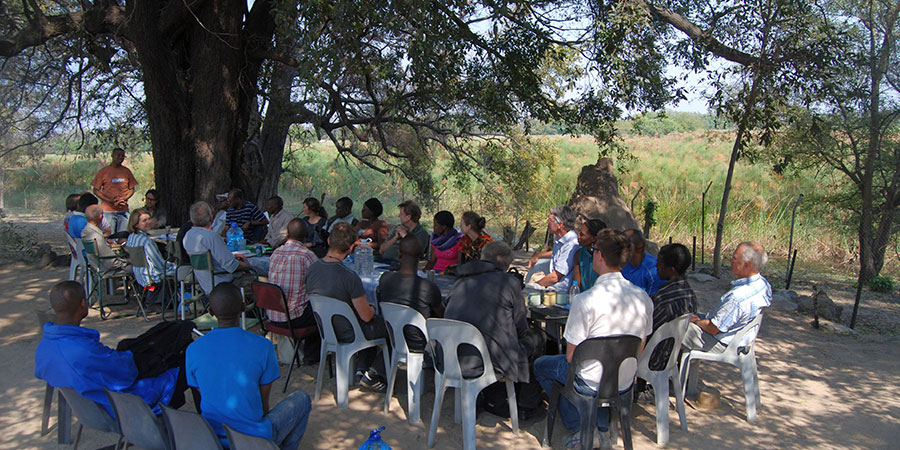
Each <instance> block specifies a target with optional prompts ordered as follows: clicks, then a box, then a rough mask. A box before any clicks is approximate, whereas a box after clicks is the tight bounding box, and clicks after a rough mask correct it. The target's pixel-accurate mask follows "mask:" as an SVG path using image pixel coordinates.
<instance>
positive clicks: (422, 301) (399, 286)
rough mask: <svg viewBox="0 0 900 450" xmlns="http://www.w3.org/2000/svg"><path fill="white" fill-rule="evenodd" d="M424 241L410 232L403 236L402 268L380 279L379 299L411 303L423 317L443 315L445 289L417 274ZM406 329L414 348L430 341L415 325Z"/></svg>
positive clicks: (412, 348)
mask: <svg viewBox="0 0 900 450" xmlns="http://www.w3.org/2000/svg"><path fill="white" fill-rule="evenodd" d="M421 253H422V244H420V243H419V240H418V239H416V237H415V236H410V235H406V237H405V238H403V239H401V240H400V269H399V270H398V271H396V272H388V273H386V274H384V275H382V276H381V279H380V280H378V288H377V290H376V291H375V292H376V295H377V296H378V301H379V302H382V303H384V302H387V303H396V304H398V305H403V306H409V307H410V308H412V309H414V310H416V311H418V312H419V314H421V315H422V317H424V318H426V319H428V318H429V317H441V315H442V313H443V310H444V306H443V304H442V303H441V291H440V289H438V287H437V285H436V284H434V283H433V282H431V281H428V280H427V279H425V278H422V277H420V276H418V275H417V274H416V272H417V270H418V265H419V258H418V256H416V255H420V254H421ZM407 328H408V329H404V330H403V335H404V337H405V338H406V345H407V346H409V350H410V351H412V352H418V353H422V352H423V351H424V350H425V346H426V344H427V342H425V336H424V335H423V334H422V333H421V332H420V331H419V330H418V329H414V328H411V327H407Z"/></svg>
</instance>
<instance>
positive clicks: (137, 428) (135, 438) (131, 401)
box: [104, 389, 169, 450]
mask: <svg viewBox="0 0 900 450" xmlns="http://www.w3.org/2000/svg"><path fill="white" fill-rule="evenodd" d="M104 391H106V396H107V397H109V403H110V405H112V409H113V412H114V413H115V414H116V420H117V421H118V422H119V429H120V430H121V432H122V436H123V437H124V438H125V440H126V441H128V443H129V444H134V445H136V446H138V447H141V448H145V449H147V450H157V449H158V450H167V449H168V448H169V437H168V436H167V435H165V434H164V433H165V431H164V430H162V429H161V428H160V426H159V425H160V423H159V421H158V420H157V419H156V416H154V415H153V411H151V410H150V407H149V406H147V403H145V402H144V400H143V399H142V398H140V397H138V396H137V395H134V394H126V393H122V392H112V391H110V390H108V389H104Z"/></svg>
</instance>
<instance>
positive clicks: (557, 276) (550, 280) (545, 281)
mask: <svg viewBox="0 0 900 450" xmlns="http://www.w3.org/2000/svg"><path fill="white" fill-rule="evenodd" d="M564 277H565V275H563V274H561V273H559V272H557V271H555V270H554V271H552V272H550V273H548V274H547V275H544V278H541V279H540V280H538V281H537V284H539V285H541V286H543V287H547V286H552V285H554V284H556V283H557V282H558V281H559V280H562V279H563V278H564Z"/></svg>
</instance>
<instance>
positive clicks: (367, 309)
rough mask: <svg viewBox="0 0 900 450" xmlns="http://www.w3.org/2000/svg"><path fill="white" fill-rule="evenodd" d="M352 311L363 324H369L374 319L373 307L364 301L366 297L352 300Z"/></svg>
mask: <svg viewBox="0 0 900 450" xmlns="http://www.w3.org/2000/svg"><path fill="white" fill-rule="evenodd" d="M351 301H352V302H353V309H355V310H356V313H357V314H359V318H360V319H362V321H363V322H367V323H368V322H369V321H371V320H372V318H373V317H375V305H373V304H371V303H369V301H368V300H366V296H365V295H363V296H362V297H356V298H354V299H353V300H351Z"/></svg>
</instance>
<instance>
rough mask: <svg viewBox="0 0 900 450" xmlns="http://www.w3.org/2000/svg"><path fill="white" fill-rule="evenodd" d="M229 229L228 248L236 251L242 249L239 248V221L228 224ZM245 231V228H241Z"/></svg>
mask: <svg viewBox="0 0 900 450" xmlns="http://www.w3.org/2000/svg"><path fill="white" fill-rule="evenodd" d="M228 227H229V228H228V231H227V232H226V233H225V243H226V244H228V250H231V251H233V252H236V251H238V250H240V249H239V248H238V235H237V232H238V230H240V228H238V226H237V223H235V222H231V223H229V224H228ZM241 231H243V230H241ZM241 234H243V233H241Z"/></svg>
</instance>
